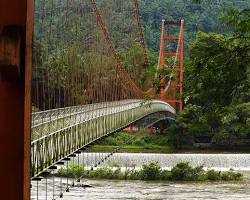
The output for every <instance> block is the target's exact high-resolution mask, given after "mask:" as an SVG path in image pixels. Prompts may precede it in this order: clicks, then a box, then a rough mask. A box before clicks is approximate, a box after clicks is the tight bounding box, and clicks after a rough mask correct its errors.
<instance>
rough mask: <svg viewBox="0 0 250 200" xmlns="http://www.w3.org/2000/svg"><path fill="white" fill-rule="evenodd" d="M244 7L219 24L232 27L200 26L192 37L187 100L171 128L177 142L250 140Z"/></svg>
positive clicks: (249, 53)
mask: <svg viewBox="0 0 250 200" xmlns="http://www.w3.org/2000/svg"><path fill="white" fill-rule="evenodd" d="M238 2H239V3H244V2H245V3H246V2H247V1H244V2H243V1H238ZM248 5H249V4H248ZM223 8H224V7H223ZM242 8H244V9H241V10H240V9H237V8H233V9H228V10H227V11H224V13H223V14H221V15H220V21H217V22H216V23H217V24H222V25H221V26H222V27H226V28H227V30H228V31H225V32H223V31H221V29H216V28H215V29H208V30H207V31H206V32H202V31H205V30H202V29H200V30H199V32H198V33H197V34H196V35H195V37H196V38H195V40H194V41H193V42H190V49H189V50H190V52H189V54H190V59H189V60H188V61H186V65H185V68H186V69H185V102H186V105H185V108H184V111H183V112H182V113H179V114H178V115H177V118H176V123H175V124H174V125H172V126H171V127H170V128H169V130H168V133H169V134H170V137H171V140H172V143H173V144H174V145H176V146H177V147H180V146H182V145H184V144H192V143H193V142H194V141H195V140H196V139H197V138H202V137H203V138H204V137H207V138H210V140H211V142H212V143H213V144H215V145H220V146H227V147H230V146H238V145H248V144H249V139H250V9H249V8H250V6H248V7H246V6H245V7H242ZM209 20H211V18H210V19H209ZM210 28H211V27H210ZM211 31H214V32H211ZM215 32H216V33H215Z"/></svg>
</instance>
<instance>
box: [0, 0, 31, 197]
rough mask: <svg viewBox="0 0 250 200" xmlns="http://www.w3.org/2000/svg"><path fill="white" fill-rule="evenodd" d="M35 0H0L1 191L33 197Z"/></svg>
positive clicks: (5, 193)
mask: <svg viewBox="0 0 250 200" xmlns="http://www.w3.org/2000/svg"><path fill="white" fill-rule="evenodd" d="M33 4H34V1H33V0H1V1H0V152H1V161H0V177H1V182H0V195H1V199H6V200H7V199H8V200H17V199H18V200H19V199H20V200H28V199H30V138H31V137H30V129H31V128H30V127H31V75H32V33H33V14H34V10H33V9H34V5H33Z"/></svg>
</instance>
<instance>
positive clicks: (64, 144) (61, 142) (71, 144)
mask: <svg viewBox="0 0 250 200" xmlns="http://www.w3.org/2000/svg"><path fill="white" fill-rule="evenodd" d="M107 109H108V110H110V111H109V112H103V114H100V113H99V114H100V115H97V114H96V115H94V114H93V115H92V117H89V118H85V119H83V120H79V121H77V122H76V123H75V124H71V125H69V126H67V127H65V128H62V129H60V130H57V131H55V132H51V133H50V134H48V135H45V136H43V137H41V138H39V139H36V140H34V141H33V142H32V144H31V154H32V155H31V166H32V168H31V173H32V174H31V176H32V177H35V176H38V175H39V174H40V173H41V172H43V171H45V170H47V169H48V168H49V167H50V166H52V165H54V164H56V163H57V162H58V161H60V160H62V159H63V158H66V157H68V156H69V155H70V154H72V153H74V152H75V151H77V150H79V149H81V148H83V147H84V146H86V145H88V144H91V143H93V142H94V141H96V140H98V139H99V138H102V137H104V136H107V135H109V134H111V133H113V132H116V131H118V130H122V129H123V128H125V127H127V126H128V125H129V124H131V123H133V122H135V121H137V120H139V119H140V118H142V117H144V116H147V115H149V114H151V113H154V112H159V111H168V112H171V113H175V110H174V109H173V108H172V107H171V106H170V105H168V104H166V103H163V102H160V101H153V102H152V103H150V104H143V103H142V101H141V102H137V103H131V104H128V105H123V106H121V107H118V109H117V108H113V111H112V108H107Z"/></svg>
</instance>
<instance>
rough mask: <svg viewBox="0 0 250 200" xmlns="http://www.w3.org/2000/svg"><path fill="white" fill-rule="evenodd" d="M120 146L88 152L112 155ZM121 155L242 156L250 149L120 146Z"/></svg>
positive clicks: (98, 146) (109, 146)
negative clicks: (191, 154)
mask: <svg viewBox="0 0 250 200" xmlns="http://www.w3.org/2000/svg"><path fill="white" fill-rule="evenodd" d="M117 147H118V146H116V145H95V146H93V147H91V148H90V149H89V150H88V152H105V153H111V152H113V151H114V149H116V148H117ZM119 152H120V153H188V154H189V153H193V154H196V153H202V154H212V153H215V154H231V153H235V154H242V153H250V149H249V147H238V148H237V147H235V148H226V147H218V146H217V147H216V146H211V147H207V148H199V147H194V146H186V147H183V148H181V149H176V148H174V147H171V146H169V145H165V146H161V145H144V146H138V145H125V146H120V149H119Z"/></svg>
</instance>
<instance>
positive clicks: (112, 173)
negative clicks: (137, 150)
mask: <svg viewBox="0 0 250 200" xmlns="http://www.w3.org/2000/svg"><path fill="white" fill-rule="evenodd" d="M58 175H59V176H63V177H71V178H79V177H81V178H94V179H118V180H160V181H241V180H243V175H242V174H241V173H238V172H234V171H227V172H221V171H215V170H208V171H205V170H204V169H203V166H198V167H192V166H190V165H189V163H187V162H180V163H178V164H177V165H176V166H174V167H173V168H172V169H171V170H169V171H168V170H162V169H161V167H160V166H159V164H157V163H150V164H148V165H146V164H145V165H143V166H142V169H141V170H139V171H138V170H135V169H134V168H132V169H131V168H127V169H126V170H125V171H121V168H120V167H118V166H117V167H116V168H115V169H113V168H112V167H103V168H97V169H95V170H84V168H83V167H82V166H77V165H70V166H69V167H68V169H67V168H66V167H62V168H60V169H59V171H58Z"/></svg>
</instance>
